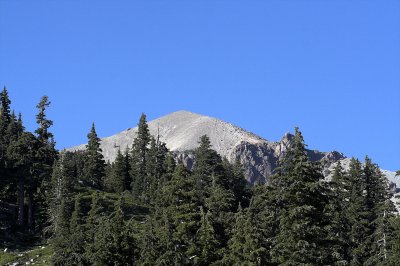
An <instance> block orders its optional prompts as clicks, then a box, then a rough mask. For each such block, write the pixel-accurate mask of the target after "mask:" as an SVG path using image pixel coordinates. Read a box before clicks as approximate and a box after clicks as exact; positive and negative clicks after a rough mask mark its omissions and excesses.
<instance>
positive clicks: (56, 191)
mask: <svg viewBox="0 0 400 266" xmlns="http://www.w3.org/2000/svg"><path fill="white" fill-rule="evenodd" d="M73 186H74V180H73V179H72V178H71V176H69V175H68V171H67V166H66V164H65V156H64V155H61V156H60V159H59V160H58V161H57V162H56V163H55V165H54V170H53V175H52V182H51V197H50V202H49V207H50V208H49V215H48V217H49V218H50V221H51V228H50V229H51V232H52V234H53V237H52V239H51V244H52V246H53V250H54V255H53V257H52V263H53V264H54V265H64V264H65V262H66V261H67V260H68V259H69V257H70V250H69V248H70V230H69V221H70V219H71V216H72V211H73V207H74V206H73V205H74V199H73Z"/></svg>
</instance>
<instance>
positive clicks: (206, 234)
mask: <svg viewBox="0 0 400 266" xmlns="http://www.w3.org/2000/svg"><path fill="white" fill-rule="evenodd" d="M210 215H211V213H210V212H207V213H206V214H204V212H203V210H202V211H201V221H200V228H199V231H198V232H197V236H196V237H197V243H198V244H197V246H196V247H197V249H198V251H197V252H196V253H197V254H196V255H193V256H192V257H190V260H192V261H193V263H194V265H210V264H212V263H213V262H215V261H217V260H218V259H219V257H220V256H221V255H222V254H219V248H220V246H221V243H220V242H219V240H218V239H217V234H216V232H215V231H214V227H213V225H212V223H211V221H210V220H211V219H210Z"/></svg>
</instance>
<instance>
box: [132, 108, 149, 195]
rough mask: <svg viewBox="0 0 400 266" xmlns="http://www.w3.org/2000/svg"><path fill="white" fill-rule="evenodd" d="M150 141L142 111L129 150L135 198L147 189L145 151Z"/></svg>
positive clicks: (146, 151)
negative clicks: (136, 131)
mask: <svg viewBox="0 0 400 266" xmlns="http://www.w3.org/2000/svg"><path fill="white" fill-rule="evenodd" d="M149 143H150V131H149V126H148V125H147V121H146V115H145V114H143V113H142V115H141V117H140V120H139V123H138V133H137V137H136V138H135V139H134V141H133V145H132V150H131V171H130V175H131V179H132V192H133V196H134V198H136V199H140V198H142V196H143V192H144V191H146V190H147V184H148V180H147V173H146V170H147V169H146V168H147V163H146V161H147V153H148V145H149Z"/></svg>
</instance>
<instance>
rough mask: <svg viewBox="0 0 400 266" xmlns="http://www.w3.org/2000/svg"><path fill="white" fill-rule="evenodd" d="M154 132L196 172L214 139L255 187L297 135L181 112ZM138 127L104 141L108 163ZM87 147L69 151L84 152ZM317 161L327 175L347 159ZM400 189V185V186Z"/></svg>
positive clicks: (313, 154)
mask: <svg viewBox="0 0 400 266" xmlns="http://www.w3.org/2000/svg"><path fill="white" fill-rule="evenodd" d="M148 125H149V130H150V133H151V134H152V135H153V136H159V137H160V140H161V141H163V142H165V143H166V144H167V147H168V149H169V150H171V151H172V152H173V154H174V156H175V159H176V161H177V162H178V163H183V164H184V165H185V166H186V167H187V168H188V169H192V168H193V166H194V163H195V156H194V153H193V150H194V149H195V148H197V146H198V141H199V139H200V137H201V136H202V135H207V136H208V137H209V138H210V142H211V145H212V146H213V148H214V149H215V150H216V151H217V152H218V153H219V154H220V155H221V156H222V157H226V158H227V159H228V160H229V161H230V162H234V161H235V160H237V159H238V160H239V161H240V162H241V163H242V164H243V166H244V170H245V176H246V179H247V180H248V181H249V182H250V183H252V184H254V183H256V182H267V181H268V177H269V176H270V175H271V174H272V173H273V171H274V169H275V168H276V167H277V164H278V161H279V159H280V158H282V156H283V155H284V154H285V152H286V151H287V149H288V147H289V146H290V144H291V142H292V141H293V139H294V136H293V135H292V134H290V133H286V134H285V135H284V136H283V137H282V139H281V140H280V141H276V142H270V141H267V140H265V139H263V138H261V137H259V136H257V135H255V134H253V133H251V132H248V131H246V130H244V129H242V128H240V127H238V126H235V125H232V124H230V123H227V122H224V121H222V120H219V119H216V118H212V117H208V116H204V115H199V114H195V113H191V112H187V111H178V112H174V113H171V114H169V115H166V116H163V117H161V118H158V119H155V120H153V121H150V122H149V123H148ZM136 135H137V128H129V129H127V130H125V131H122V132H120V133H118V134H116V135H113V136H111V137H107V138H103V139H102V140H101V149H102V150H103V155H104V157H105V159H106V160H107V161H110V162H113V161H114V160H115V158H116V155H117V152H118V150H119V149H120V150H121V151H124V150H125V149H127V148H130V147H132V143H133V139H134V138H135V137H136ZM82 149H85V145H80V146H76V147H73V148H70V149H68V150H70V151H74V150H82ZM307 153H308V156H309V157H310V159H311V160H313V161H319V162H321V165H322V167H323V171H324V175H325V176H328V175H329V174H330V173H331V169H332V167H333V164H334V163H335V162H337V161H338V160H344V159H345V158H346V157H345V156H344V155H343V154H342V153H339V152H337V151H332V152H320V151H316V150H308V151H307ZM398 187H399V185H398Z"/></svg>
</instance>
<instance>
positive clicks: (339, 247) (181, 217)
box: [0, 88, 400, 266]
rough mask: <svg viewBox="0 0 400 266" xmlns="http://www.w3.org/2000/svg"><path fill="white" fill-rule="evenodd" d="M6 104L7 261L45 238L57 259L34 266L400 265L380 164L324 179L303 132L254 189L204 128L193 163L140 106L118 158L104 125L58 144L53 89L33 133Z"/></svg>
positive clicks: (1, 224) (2, 130)
mask: <svg viewBox="0 0 400 266" xmlns="http://www.w3.org/2000/svg"><path fill="white" fill-rule="evenodd" d="M0 101H1V102H0V107H1V109H0V248H1V251H0V264H1V263H4V264H6V265H7V263H10V265H11V262H13V259H9V260H7V259H8V258H11V257H10V256H11V255H10V254H18V253H21V252H23V251H24V250H29V249H32V248H33V247H38V246H40V247H42V248H43V249H45V250H46V252H47V253H48V257H46V260H37V262H36V265H393V266H394V265H400V218H399V216H398V213H397V211H396V208H395V206H394V204H393V202H392V201H391V198H392V196H393V195H392V194H391V193H390V190H389V188H388V182H387V180H386V178H385V176H384V175H383V174H382V173H381V171H380V169H379V167H378V166H377V165H376V164H374V163H373V162H372V161H371V159H369V158H368V157H366V158H365V163H364V164H362V163H361V162H360V161H359V160H358V159H356V158H353V159H352V160H351V164H350V168H349V169H348V170H347V171H345V169H343V168H342V166H341V165H340V163H338V164H337V166H336V168H335V172H334V175H333V177H332V179H331V180H325V179H324V176H323V174H322V171H321V167H320V165H319V164H318V163H317V162H311V161H310V160H309V158H308V157H307V155H306V144H305V142H304V139H303V136H302V134H301V132H300V131H299V129H298V128H295V138H294V140H293V142H292V143H291V146H290V149H289V150H288V151H287V153H286V154H285V156H284V159H283V160H281V161H280V162H279V168H278V169H277V170H276V171H275V174H274V175H273V176H271V177H270V178H269V180H268V182H267V183H266V184H257V185H254V186H250V185H249V184H248V183H247V181H246V180H245V178H244V176H243V171H242V167H241V165H240V162H239V161H236V162H233V163H231V162H228V160H227V159H226V158H221V157H220V156H219V155H218V154H217V152H216V151H214V150H213V149H212V147H211V145H210V141H209V139H208V137H207V136H206V135H204V136H202V137H201V138H200V139H199V144H198V148H197V149H196V150H195V158H196V160H195V165H194V168H193V169H192V170H191V171H189V170H188V169H186V168H185V167H184V166H183V165H177V164H176V162H175V159H174V157H173V155H172V153H171V152H170V151H169V150H168V149H167V147H166V144H165V143H162V142H161V141H160V140H159V139H158V137H157V136H151V135H150V133H149V129H148V125H147V121H146V116H145V115H144V114H142V115H141V117H140V120H139V123H138V134H137V137H136V139H135V140H134V143H133V145H132V147H131V148H130V149H127V150H121V151H119V153H118V156H117V158H116V161H115V162H112V163H110V162H105V161H104V158H103V155H102V153H101V152H102V151H101V148H100V139H99V137H98V136H97V133H96V129H95V125H94V124H93V125H92V127H91V130H90V132H89V134H88V136H87V137H88V144H87V146H86V150H85V151H77V152H69V151H57V150H56V148H55V140H54V136H53V134H52V133H51V126H52V125H53V121H52V120H50V119H49V118H48V117H47V115H46V111H47V109H48V108H49V106H50V101H49V99H48V97H47V96H44V97H42V98H41V100H40V102H39V104H38V105H37V115H36V122H37V129H36V130H35V131H34V132H28V131H27V130H26V129H25V128H24V125H23V121H22V116H21V114H19V115H16V114H15V112H14V111H11V101H10V99H9V96H8V92H7V90H6V88H4V90H3V91H2V92H1V94H0ZM3 250H4V251H3ZM13 252H14V253H13ZM21 255H23V254H21ZM36 256H37V257H38V256H39V255H36ZM32 261H33V260H31V262H32ZM31 262H29V263H31ZM32 264H33V262H32ZM14 265H17V264H14Z"/></svg>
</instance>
